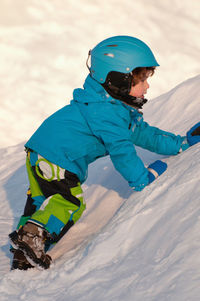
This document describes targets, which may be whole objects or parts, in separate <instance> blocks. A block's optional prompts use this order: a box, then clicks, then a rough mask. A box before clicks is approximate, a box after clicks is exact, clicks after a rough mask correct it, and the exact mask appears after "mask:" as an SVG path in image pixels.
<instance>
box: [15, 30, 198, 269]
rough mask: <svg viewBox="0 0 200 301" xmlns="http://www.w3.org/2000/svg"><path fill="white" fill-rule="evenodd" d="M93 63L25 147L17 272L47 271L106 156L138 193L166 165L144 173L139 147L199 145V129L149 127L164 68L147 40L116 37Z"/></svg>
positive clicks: (163, 150) (171, 150)
mask: <svg viewBox="0 0 200 301" xmlns="http://www.w3.org/2000/svg"><path fill="white" fill-rule="evenodd" d="M89 57H91V66H90V67H89V65H88V60H89ZM88 60H87V66H88V68H89V71H90V73H89V75H88V77H87V78H86V81H85V84H84V89H75V90H74V94H73V100H72V101H71V103H70V105H67V106H65V107H64V108H62V109H60V110H59V111H57V112H56V113H54V114H53V115H52V116H50V117H49V118H47V119H46V120H45V121H44V122H43V123H42V125H41V126H40V127H39V129H38V130H37V131H36V132H35V133H34V134H33V136H32V137H31V138H30V140H29V141H28V142H27V143H26V145H25V147H26V151H27V161H26V166H27V172H28V176H29V182H30V189H29V191H28V198H27V203H26V206H25V210H24V214H23V216H22V217H21V219H20V222H19V225H18V227H17V230H16V231H14V232H12V233H11V234H10V235H9V237H10V240H11V243H12V246H13V249H12V250H13V253H14V258H13V264H12V268H13V269H15V268H18V269H28V268H30V267H33V266H37V267H40V268H43V269H47V268H49V266H50V264H51V258H50V256H48V255H47V254H46V250H47V248H48V246H49V245H50V244H52V243H54V242H57V241H58V240H59V239H60V238H61V237H62V236H63V235H64V234H65V233H66V232H67V231H68V230H69V229H70V227H72V226H73V225H74V223H75V222H76V221H77V220H78V219H79V218H80V217H81V215H82V213H83V211H84V210H85V203H84V200H83V195H82V189H81V184H82V183H83V182H84V181H85V180H86V178H87V168H88V165H89V164H90V163H91V162H93V161H95V160H96V159H97V158H99V157H103V156H107V155H109V156H110V158H111V160H112V162H113V164H114V166H115V168H116V169H117V170H118V171H119V172H120V174H121V175H122V176H123V177H124V178H125V179H126V180H127V181H128V183H129V185H130V186H131V187H132V188H133V189H134V190H136V191H141V190H142V189H143V188H144V187H145V186H146V185H148V184H150V183H151V182H152V181H153V180H155V179H156V178H157V177H158V176H159V175H161V174H162V173H163V172H164V171H165V170H166V168H167V165H166V163H164V162H162V161H159V160H158V161H156V162H154V163H153V164H151V165H150V166H149V167H148V168H146V167H145V166H144V164H143V162H142V161H141V159H140V158H139V157H138V156H137V154H136V151H135V147H134V145H138V146H141V147H143V148H146V149H148V150H150V151H153V152H156V153H159V154H165V155H176V154H178V153H180V152H181V151H184V150H186V149H187V148H188V147H189V146H190V145H193V144H195V143H197V142H199V141H200V124H197V125H195V126H194V127H193V128H192V129H191V130H190V131H189V132H188V133H187V137H181V136H179V135H174V134H172V133H168V132H164V131H162V130H160V129H158V128H155V127H151V126H149V125H148V124H147V123H146V122H144V120H143V117H142V113H141V111H140V109H142V106H143V105H144V104H145V103H146V102H147V100H146V99H145V98H144V95H145V94H146V93H147V90H148V88H149V84H148V77H149V76H151V75H153V73H154V71H155V68H156V66H159V65H158V63H157V61H156V59H155V57H154V55H153V53H152V51H151V50H150V48H149V47H148V46H147V45H146V44H145V43H144V42H142V41H141V40H138V39H136V38H133V37H129V36H115V37H111V38H108V39H106V40H104V41H102V42H101V43H99V44H98V45H97V46H96V47H95V48H94V49H93V50H91V51H90V52H89V56H88Z"/></svg>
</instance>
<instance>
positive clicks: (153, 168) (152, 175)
mask: <svg viewBox="0 0 200 301" xmlns="http://www.w3.org/2000/svg"><path fill="white" fill-rule="evenodd" d="M166 169H167V163H165V162H163V161H160V160H157V161H155V162H153V163H152V164H150V165H149V166H148V170H149V174H148V176H149V184H151V183H152V182H153V181H154V180H155V179H156V178H157V177H158V176H160V175H161V174H162V173H163V172H164V171H165V170H166Z"/></svg>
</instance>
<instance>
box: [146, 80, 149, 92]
mask: <svg viewBox="0 0 200 301" xmlns="http://www.w3.org/2000/svg"><path fill="white" fill-rule="evenodd" d="M147 89H149V83H148V82H147V81H146V90H147Z"/></svg>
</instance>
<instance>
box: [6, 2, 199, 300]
mask: <svg viewBox="0 0 200 301" xmlns="http://www.w3.org/2000/svg"><path fill="white" fill-rule="evenodd" d="M199 9H200V2H199V1H197V0H194V1H192V2H191V1H187V0H180V1H179V0H173V1H171V0H168V1H157V0H149V1H145V0H141V1H138V2H136V1H132V0H130V1H119V0H115V1H114V0H110V1H105V0H101V1H100V0H94V1H88V0H87V1H86V0H84V1H80V0H79V1H78V0H77V1H75V2H74V1H70V0H67V1H61V0H60V1H59V0H55V1H50V0H49V1H36V0H28V1H27V0H17V1H14V0H1V3H0V16H1V18H0V41H1V43H0V63H1V64H0V65H1V69H0V73H1V77H0V85H1V89H0V96H1V101H0V109H1V110H0V121H1V122H0V135H1V136H0V141H1V148H0V193H1V201H0V233H1V235H0V243H1V247H0V300H2V301H4V300H7V301H13V300H29V301H35V300H38V301H45V300H48V301H51V300H58V301H66V300H70V301H76V300H77V301H78V300H79V301H81V300H83V301H85V300H87V301H94V300H95V301H100V300H101V301H102V300H105V301H112V300H115V301H118V300H125V301H132V300H134V301H135V300H136V301H165V300H167V301H169V300H170V301H174V300H176V301H197V300H199V295H200V285H199V283H200V256H199V252H200V235H199V229H200V186H199V185H198V182H199V180H200V171H199V167H200V156H199V155H198V152H199V151H200V145H195V146H193V147H191V148H189V149H188V150H187V151H185V152H184V153H182V154H180V155H177V156H172V157H164V156H159V155H157V154H153V153H151V152H148V151H145V150H142V149H140V148H137V151H138V155H139V156H141V158H142V159H143V161H144V163H145V164H147V165H148V164H149V163H151V162H153V161H154V160H156V159H162V160H164V161H165V162H166V163H167V164H168V169H167V171H166V172H165V173H164V174H163V175H162V176H161V177H159V178H158V179H157V180H156V181H155V182H153V183H152V184H151V185H149V186H148V187H146V188H145V189H144V190H143V191H142V192H132V190H131V189H130V188H129V187H128V185H127V183H126V182H125V180H123V179H122V177H121V176H120V175H119V174H118V173H117V172H116V171H115V170H114V168H113V165H112V163H111V161H110V159H109V158H108V157H106V158H102V159H99V160H97V161H96V162H94V163H93V164H91V166H90V168H89V177H88V180H87V181H86V183H85V184H84V185H83V189H84V194H85V200H86V203H87V210H86V211H85V212H84V214H83V216H82V218H81V219H80V220H79V222H78V223H77V224H76V225H75V226H74V227H72V228H71V229H70V231H69V232H68V233H67V235H65V237H64V238H63V239H62V240H61V241H60V242H59V243H58V244H57V245H56V246H55V247H54V248H52V250H50V254H51V256H52V257H53V259H54V263H53V265H52V267H51V268H50V269H49V270H46V271H38V270H36V269H33V270H29V271H25V272H23V271H18V270H15V271H10V261H11V258H12V255H11V254H10V253H9V241H8V234H9V233H10V232H11V231H12V230H13V229H15V227H16V225H17V223H18V220H19V217H20V215H21V214H22V211H23V207H24V204H25V199H26V189H27V187H28V179H27V175H26V171H25V153H24V151H23V145H24V142H25V141H26V140H27V139H28V138H29V136H30V135H31V134H32V133H33V131H34V130H35V129H36V128H37V127H38V126H39V125H40V123H41V122H42V120H43V119H44V118H45V117H47V116H48V115H49V114H51V113H52V112H54V111H55V110H57V109H59V108H60V107H62V106H63V105H65V104H66V103H68V102H69V101H70V99H71V97H72V90H73V88H75V87H78V86H81V85H82V83H83V80H84V78H85V76H86V75H87V70H86V68H85V57H86V56H87V52H88V49H89V48H90V47H93V46H94V45H95V44H96V43H97V42H99V41H100V40H101V39H103V38H105V37H108V36H110V35H114V34H130V35H133V36H137V37H139V38H141V39H143V40H145V41H146V42H147V43H148V44H149V45H150V46H151V48H152V49H153V50H154V53H155V55H156V57H157V58H158V61H159V63H160V65H161V67H159V68H158V70H157V71H156V74H155V75H154V76H153V78H152V79H151V89H150V90H151V91H149V95H150V96H151V97H152V98H153V99H152V100H149V102H148V103H147V104H146V105H145V106H144V119H145V120H146V121H147V122H149V123H150V124H151V125H154V126H157V127H160V128H162V129H163V130H167V131H171V132H174V133H176V134H181V135H185V132H186V131H187V130H188V129H189V128H190V127H191V126H192V125H193V124H194V123H196V122H198V121H200V120H199V111H200V75H199V73H200V72H199V50H200V39H199V36H200V35H199V33H200V26H199V25H200V24H199V23H200V21H199ZM80 70H81V72H80ZM167 91H169V92H167ZM151 93H152V94H151ZM163 93H164V94H163ZM160 94H161V95H160ZM157 95H160V96H158V97H156V96H157ZM155 97H156V98H155ZM61 253H62V256H60V255H61Z"/></svg>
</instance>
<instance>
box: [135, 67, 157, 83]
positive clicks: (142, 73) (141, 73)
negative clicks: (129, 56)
mask: <svg viewBox="0 0 200 301" xmlns="http://www.w3.org/2000/svg"><path fill="white" fill-rule="evenodd" d="M155 69H156V67H138V68H135V69H134V70H133V71H132V72H131V73H132V86H135V85H137V84H138V83H139V82H140V81H143V80H145V79H147V77H149V76H152V75H153V74H154V72H155Z"/></svg>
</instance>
